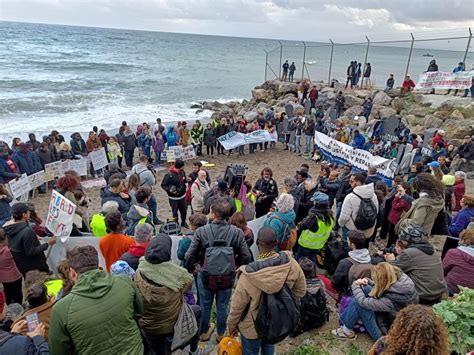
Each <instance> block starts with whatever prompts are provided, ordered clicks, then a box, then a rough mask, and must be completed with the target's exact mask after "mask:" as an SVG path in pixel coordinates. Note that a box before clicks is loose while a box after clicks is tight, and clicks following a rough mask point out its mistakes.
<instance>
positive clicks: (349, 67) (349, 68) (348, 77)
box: [346, 62, 354, 89]
mask: <svg viewBox="0 0 474 355" xmlns="http://www.w3.org/2000/svg"><path fill="white" fill-rule="evenodd" d="M353 64H354V62H351V64H349V66H348V67H347V80H346V89H347V87H348V86H349V83H352V65H353Z"/></svg>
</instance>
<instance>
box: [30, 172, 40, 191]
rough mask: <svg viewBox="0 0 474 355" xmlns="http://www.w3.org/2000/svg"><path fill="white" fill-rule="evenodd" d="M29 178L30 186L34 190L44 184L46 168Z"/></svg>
mask: <svg viewBox="0 0 474 355" xmlns="http://www.w3.org/2000/svg"><path fill="white" fill-rule="evenodd" d="M28 180H29V181H30V187H31V189H32V190H33V189H36V188H37V187H40V186H41V185H43V184H44V170H41V171H38V172H37V173H34V174H32V175H30V176H28Z"/></svg>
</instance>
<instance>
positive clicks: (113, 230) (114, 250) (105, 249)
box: [99, 211, 135, 271]
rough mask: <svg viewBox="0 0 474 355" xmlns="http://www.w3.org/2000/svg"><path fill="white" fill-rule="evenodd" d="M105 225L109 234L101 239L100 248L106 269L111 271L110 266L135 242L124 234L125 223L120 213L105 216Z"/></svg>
mask: <svg viewBox="0 0 474 355" xmlns="http://www.w3.org/2000/svg"><path fill="white" fill-rule="evenodd" d="M105 225H106V227H107V232H108V234H107V235H106V236H105V237H102V238H100V240H99V248H100V252H101V253H102V255H103V257H104V260H105V266H106V269H107V271H110V265H112V263H114V262H116V261H117V260H119V259H120V257H121V256H122V254H123V253H125V252H126V251H127V250H128V249H129V248H130V246H131V245H133V244H134V243H135V241H134V240H133V238H130V237H128V236H126V235H124V234H122V232H123V230H124V228H125V222H124V220H123V218H122V215H121V214H120V212H119V211H116V212H110V213H108V214H107V215H106V216H105Z"/></svg>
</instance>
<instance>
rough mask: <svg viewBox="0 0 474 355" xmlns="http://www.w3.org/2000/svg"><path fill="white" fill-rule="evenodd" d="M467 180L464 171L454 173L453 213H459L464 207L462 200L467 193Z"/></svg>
mask: <svg viewBox="0 0 474 355" xmlns="http://www.w3.org/2000/svg"><path fill="white" fill-rule="evenodd" d="M466 178H467V175H466V173H465V172H464V171H456V172H455V173H454V179H455V180H454V185H453V200H454V202H453V204H452V205H453V206H452V211H453V212H458V211H459V210H460V209H461V208H462V207H461V199H462V197H463V196H464V194H465V193H466V184H465V180H466Z"/></svg>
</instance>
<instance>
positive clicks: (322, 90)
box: [319, 86, 334, 94]
mask: <svg viewBox="0 0 474 355" xmlns="http://www.w3.org/2000/svg"><path fill="white" fill-rule="evenodd" d="M319 92H320V93H321V94H327V93H329V92H332V93H334V88H332V87H330V86H325V87H323V88H322V89H321V90H320V91H319Z"/></svg>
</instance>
